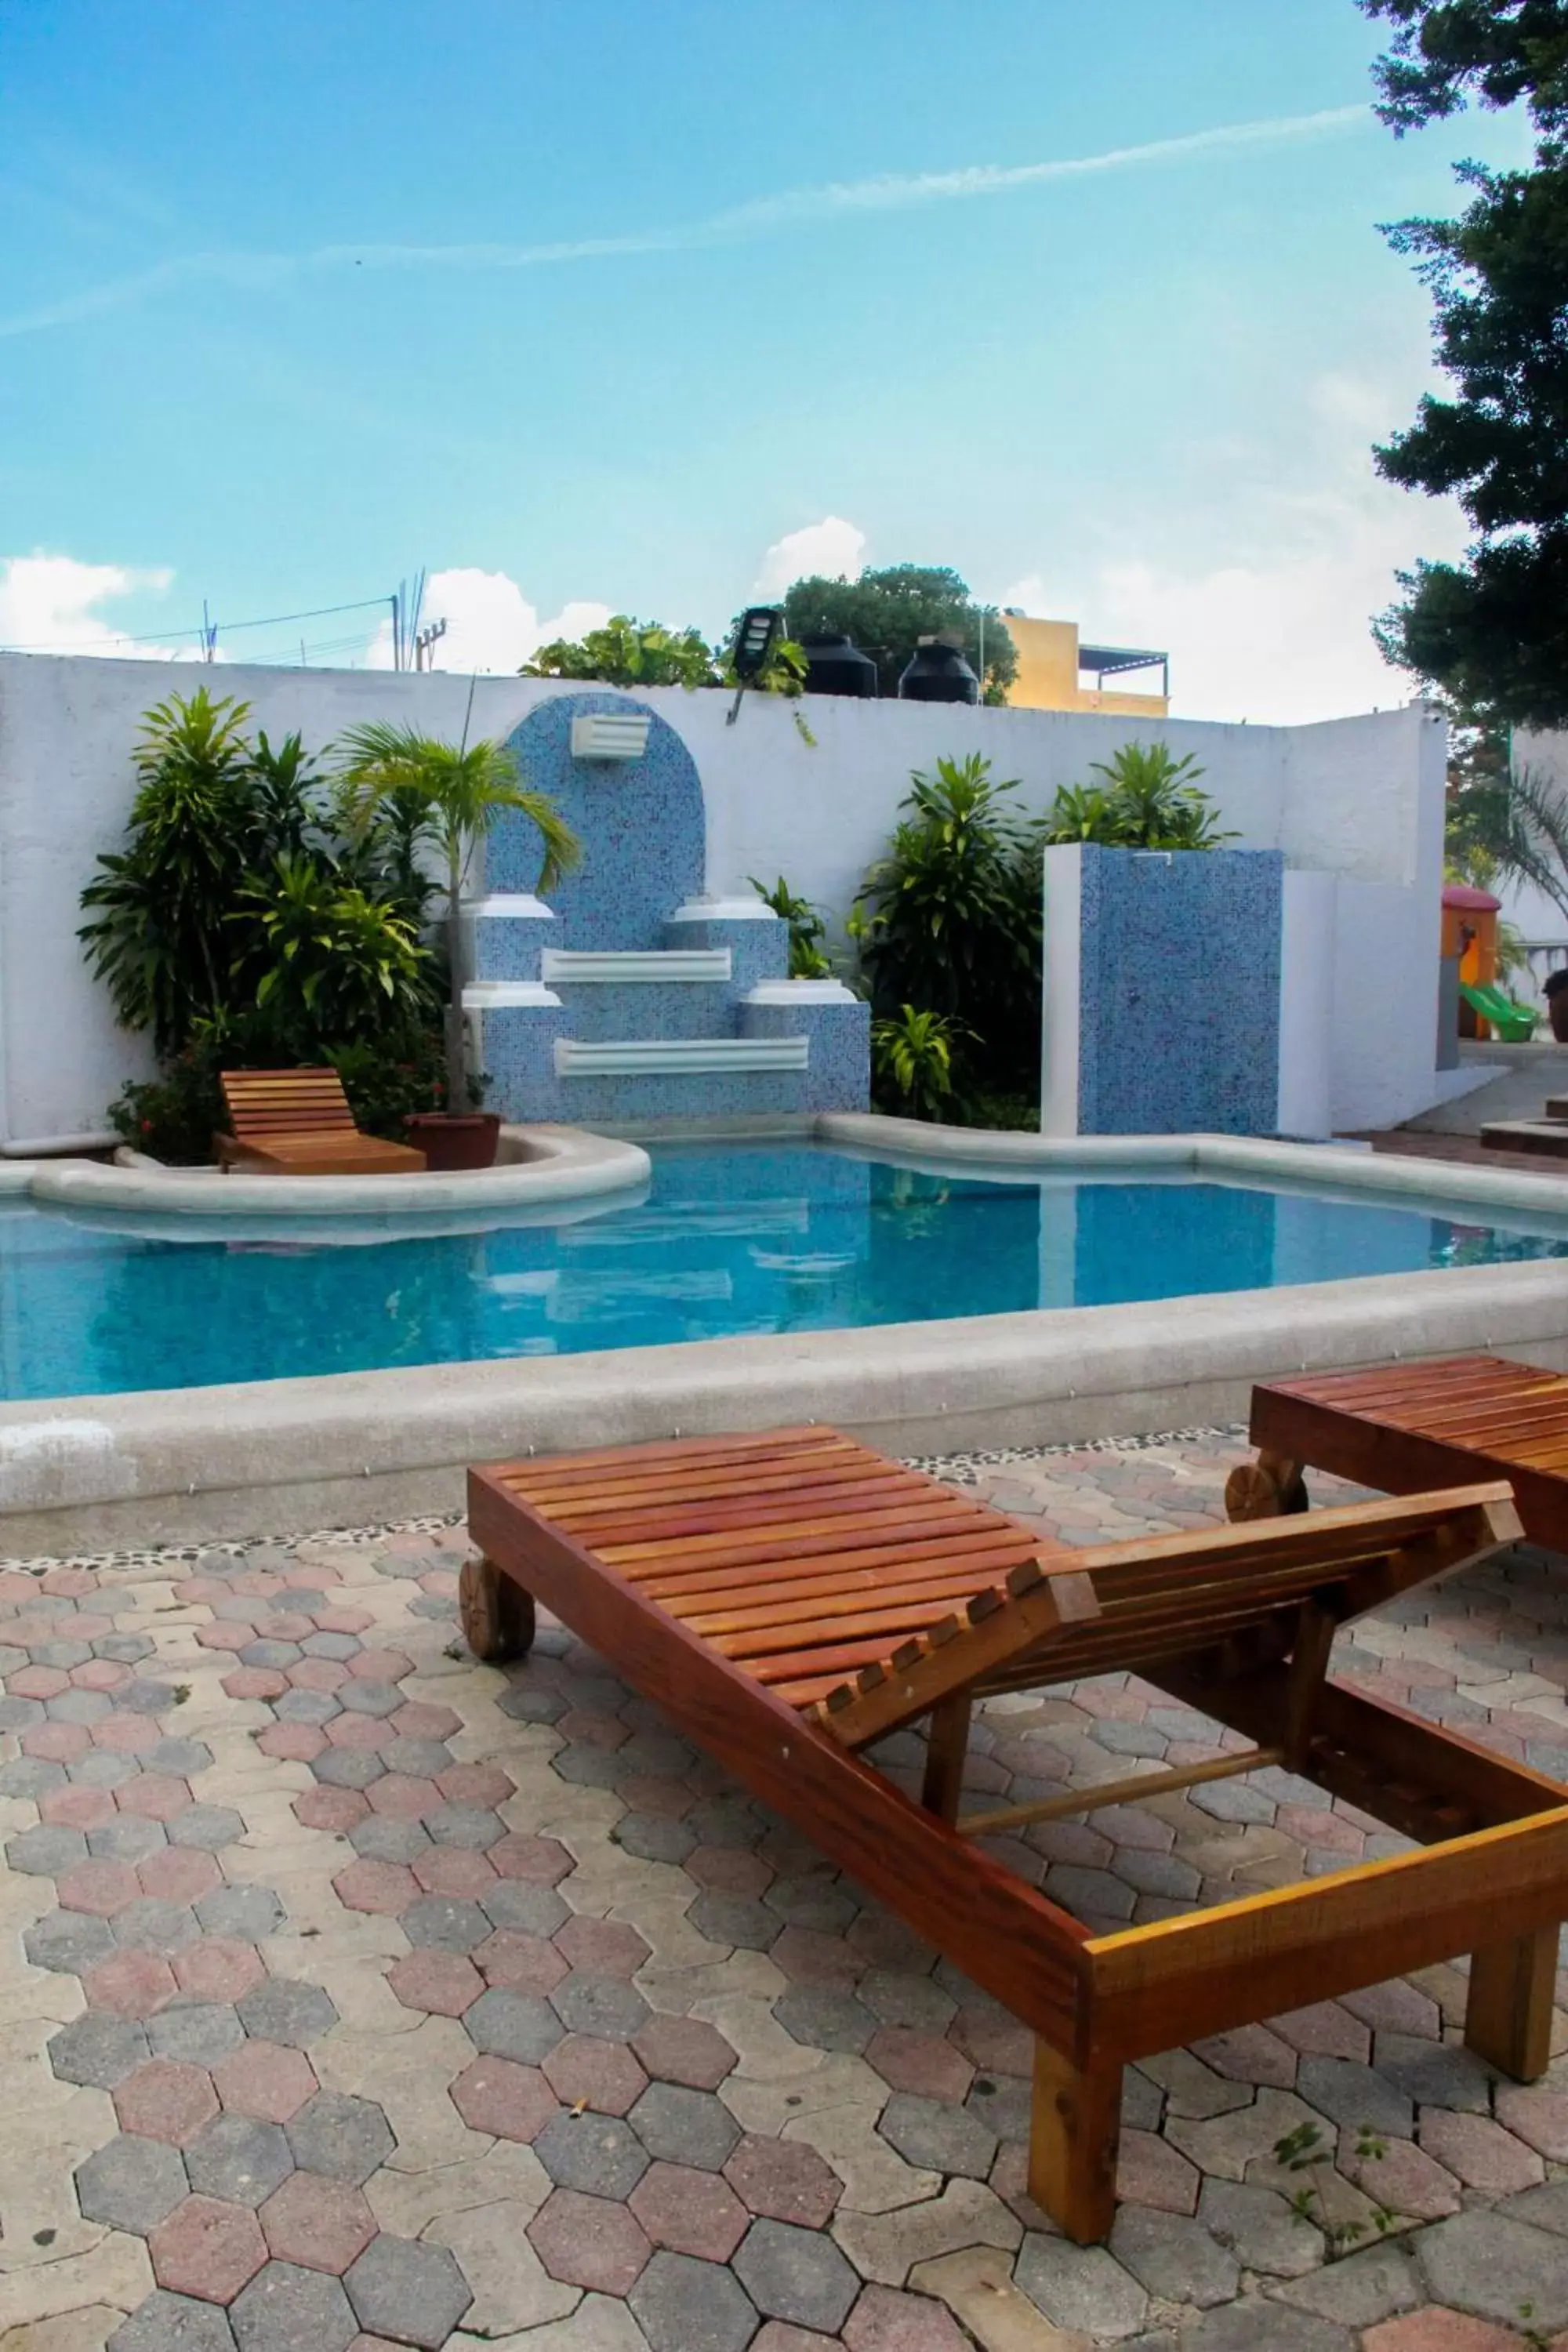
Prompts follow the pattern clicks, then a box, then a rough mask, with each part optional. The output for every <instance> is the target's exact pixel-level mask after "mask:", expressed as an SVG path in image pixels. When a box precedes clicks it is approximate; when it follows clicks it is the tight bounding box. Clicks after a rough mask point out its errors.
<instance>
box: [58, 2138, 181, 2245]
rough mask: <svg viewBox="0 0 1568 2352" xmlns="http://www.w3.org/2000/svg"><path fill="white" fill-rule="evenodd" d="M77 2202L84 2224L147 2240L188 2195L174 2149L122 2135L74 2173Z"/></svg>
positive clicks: (79, 2166)
mask: <svg viewBox="0 0 1568 2352" xmlns="http://www.w3.org/2000/svg"><path fill="white" fill-rule="evenodd" d="M75 2178H76V2195H77V2203H78V2205H79V2208H80V2210H81V2213H82V2218H83V2219H84V2220H85V2221H107V2222H108V2223H109V2225H110V2228H111V2229H115V2230H130V2231H134V2232H135V2234H136V2235H137V2236H139V2237H145V2236H146V2234H147V2232H148V2231H149V2230H154V2229H156V2228H157V2226H158V2223H159V2222H160V2221H163V2217H164V2215H165V2214H167V2213H172V2212H173V2211H174V2207H175V2206H176V2205H178V2204H180V2203H181V2202H183V2200H184V2199H185V2198H186V2197H187V2196H188V2195H189V2193H190V2182H189V2179H188V2178H187V2175H186V2172H185V2168H184V2164H183V2162H182V2161H181V2158H180V2155H179V2152H178V2150H177V2149H175V2148H173V2147H168V2146H167V2145H166V2144H165V2143H164V2142H163V2141H162V2140H155V2139H139V2138H137V2137H134V2136H133V2135H132V2134H130V2133H122V2134H121V2137H119V2138H118V2139H111V2140H110V2142H109V2144H108V2146H107V2147H100V2148H99V2149H98V2150H97V2152H96V2153H95V2154H94V2155H92V2156H89V2158H87V2160H86V2161H85V2163H82V2164H79V2165H78V2167H77V2169H76V2175H75Z"/></svg>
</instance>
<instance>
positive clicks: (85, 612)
mask: <svg viewBox="0 0 1568 2352" xmlns="http://www.w3.org/2000/svg"><path fill="white" fill-rule="evenodd" d="M173 578H174V573H173V572H163V571H159V572H132V571H130V570H128V569H127V567H126V566H125V565H124V564H121V563H79V562H77V560H76V558H75V557H74V556H70V555H44V554H36V555H12V556H8V557H5V558H4V559H0V646H15V647H16V648H17V649H18V650H19V651H22V652H28V651H32V652H37V653H56V654H118V655H120V656H121V657H122V658H125V659H130V658H132V657H135V656H140V657H141V658H142V659H153V660H159V661H172V660H174V658H175V649H174V647H173V646H152V645H144V644H142V643H140V642H139V641H138V640H137V639H136V638H135V637H133V636H131V635H127V634H125V633H124V632H123V631H117V630H115V629H114V628H113V627H112V626H111V625H110V622H109V621H107V620H106V619H105V618H104V616H103V614H101V613H100V611H99V609H98V608H99V606H100V605H101V604H110V603H112V602H113V600H114V599H115V598H116V597H118V596H129V595H132V593H135V592H136V591H137V590H142V591H146V590H148V589H152V590H153V591H155V592H157V593H163V590H164V589H166V588H167V587H168V585H169V583H170V582H171V581H172V580H173ZM183 650H185V651H187V652H189V651H192V650H194V648H190V647H186V648H184V649H183Z"/></svg>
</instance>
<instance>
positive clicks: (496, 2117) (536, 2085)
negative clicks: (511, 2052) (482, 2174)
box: [451, 2058, 561, 2142]
mask: <svg viewBox="0 0 1568 2352" xmlns="http://www.w3.org/2000/svg"><path fill="white" fill-rule="evenodd" d="M451 2097H452V2104H453V2105H454V2106H455V2107H456V2108H457V2110H458V2114H459V2115H460V2116H462V2118H463V2121H464V2122H465V2123H466V2124H467V2125H468V2127H469V2129H470V2130H472V2131H480V2132H492V2133H494V2134H495V2135H496V2136H497V2137H500V2138H501V2139H510V2140H521V2141H523V2142H528V2141H531V2140H533V2139H536V2138H537V2137H538V2136H539V2134H540V2133H541V2132H542V2130H543V2128H544V2126H545V2125H546V2124H547V2123H548V2122H549V2121H550V2119H551V2117H552V2116H556V2115H559V2113H560V2112H561V2103H560V2101H559V2100H558V2099H557V2098H556V2096H555V2094H554V2092H553V2091H552V2089H551V2087H550V2085H549V2084H548V2083H547V2082H546V2081H545V2079H544V2076H543V2075H542V2074H540V2073H539V2071H538V2069H537V2068H536V2067H533V2066H518V2065H515V2064H513V2063H512V2061H511V2060H510V2058H477V2059H476V2060H475V2061H474V2063H473V2064H472V2065H471V2066H466V2067H465V2068H464V2069H463V2072H462V2073H461V2074H459V2075H458V2078H457V2080H456V2081H455V2082H454V2083H453V2084H452V2086H451Z"/></svg>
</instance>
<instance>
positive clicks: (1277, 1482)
mask: <svg viewBox="0 0 1568 2352" xmlns="http://www.w3.org/2000/svg"><path fill="white" fill-rule="evenodd" d="M1251 1427H1252V1442H1253V1444H1255V1445H1256V1446H1257V1447H1258V1449H1259V1450H1258V1460H1257V1461H1256V1462H1252V1463H1247V1464H1245V1465H1243V1466H1242V1467H1241V1468H1240V1469H1238V1470H1234V1471H1233V1472H1232V1473H1231V1475H1230V1479H1229V1482H1228V1484H1227V1485H1226V1510H1227V1511H1228V1512H1229V1514H1230V1517H1232V1518H1233V1519H1254V1518H1267V1517H1269V1516H1270V1515H1271V1514H1272V1513H1274V1512H1276V1511H1293V1510H1296V1511H1299V1510H1305V1509H1306V1507H1307V1490H1306V1486H1305V1484H1304V1482H1303V1480H1302V1476H1301V1473H1302V1471H1303V1469H1306V1468H1309V1467H1310V1468H1313V1469H1318V1470H1327V1471H1330V1472H1331V1473H1332V1474H1333V1475H1335V1476H1336V1477H1340V1478H1349V1479H1352V1481H1353V1482H1354V1483H1355V1485H1356V1486H1376V1487H1379V1488H1381V1490H1382V1491H1383V1492H1384V1494H1389V1495H1409V1494H1415V1493H1416V1492H1418V1491H1420V1490H1423V1489H1426V1488H1428V1487H1436V1486H1468V1484H1470V1483H1471V1482H1472V1481H1473V1480H1475V1479H1477V1478H1506V1479H1507V1480H1508V1482H1509V1484H1510V1486H1511V1487H1512V1488H1513V1496H1514V1501H1515V1502H1516V1503H1517V1505H1518V1507H1519V1515H1520V1517H1521V1520H1522V1521H1523V1523H1524V1531H1525V1533H1526V1535H1528V1536H1529V1537H1530V1538H1531V1540H1532V1541H1533V1542H1535V1543H1539V1544H1544V1545H1546V1546H1547V1548H1548V1549H1550V1550H1552V1551H1563V1552H1568V1377H1564V1375H1563V1373H1562V1372H1547V1371H1542V1370H1540V1369H1539V1367H1537V1366H1536V1365H1534V1364H1516V1363H1512V1362H1510V1361H1509V1360H1508V1359H1507V1358H1505V1357H1502V1356H1454V1357H1451V1358H1449V1359H1447V1360H1445V1361H1442V1362H1434V1363H1415V1364H1384V1365H1383V1366H1381V1367H1380V1368H1379V1369H1378V1370H1375V1371H1355V1372H1320V1373H1318V1374H1316V1375H1315V1376H1313V1377H1312V1378H1311V1379H1309V1380H1299V1381H1270V1382H1269V1383H1268V1386H1267V1387H1259V1388H1255V1389H1254V1390H1253V1391H1252V1424H1251Z"/></svg>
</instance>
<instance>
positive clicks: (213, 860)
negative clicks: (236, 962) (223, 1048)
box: [78, 687, 258, 1055]
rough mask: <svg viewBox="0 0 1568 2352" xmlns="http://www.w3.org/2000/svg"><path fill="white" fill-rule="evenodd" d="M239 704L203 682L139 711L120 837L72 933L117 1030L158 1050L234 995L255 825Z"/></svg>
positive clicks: (174, 1045)
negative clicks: (237, 922)
mask: <svg viewBox="0 0 1568 2352" xmlns="http://www.w3.org/2000/svg"><path fill="white" fill-rule="evenodd" d="M248 712H249V705H248V704H247V703H244V702H237V701H235V700H234V698H232V697H231V696H226V697H224V698H222V699H221V700H217V701H215V700H214V698H213V697H212V696H211V695H210V694H209V693H208V692H207V690H206V688H205V687H199V688H197V689H196V691H195V694H193V695H192V696H191V697H190V698H189V699H188V700H184V699H182V698H181V697H180V696H178V695H173V696H171V697H170V698H169V700H168V701H166V702H161V703H159V704H158V705H157V706H156V707H155V708H154V709H152V710H149V711H148V712H147V714H146V717H145V719H143V721H142V733H141V736H140V738H139V739H138V741H137V744H136V748H135V751H134V752H133V754H132V763H133V765H134V768H135V772H136V778H137V785H136V793H135V797H134V799H133V800H132V804H131V817H130V823H129V826H128V833H129V836H130V838H129V842H128V845H127V846H126V847H125V848H124V849H123V850H115V851H111V852H110V853H109V854H108V855H107V856H102V857H100V860H99V866H98V872H97V874H96V875H95V876H94V877H93V878H92V880H91V881H90V882H89V884H88V885H87V887H86V888H85V889H84V890H83V892H82V895H81V903H82V906H83V908H84V909H85V910H86V911H87V913H88V915H89V920H88V921H87V922H86V923H84V924H83V925H82V926H81V929H80V930H79V933H78V936H79V938H80V939H81V940H82V941H83V942H84V943H85V945H86V948H87V953H88V960H89V963H90V964H91V966H92V969H93V971H95V972H96V973H97V974H98V975H99V977H100V979H101V980H103V981H105V982H107V983H108V986H109V990H110V995H111V996H112V998H113V1000H114V1009H115V1012H116V1013H117V1014H118V1016H119V1018H120V1020H121V1022H122V1023H123V1024H124V1025H125V1027H126V1028H128V1029H146V1030H151V1032H152V1034H153V1045H154V1047H155V1049H156V1050H157V1052H158V1053H159V1054H160V1055H163V1054H169V1053H174V1052H177V1051H178V1049H179V1048H180V1047H181V1046H182V1045H184V1044H185V1042H186V1041H187V1039H188V1038H189V1037H190V1035H191V1034H192V1032H193V1030H194V1028H195V1024H197V1023H198V1022H199V1021H201V1020H202V1019H204V1018H205V1019H213V1018H216V1017H218V1016H221V1015H222V1014H223V1013H226V1012H227V1011H228V1010H229V1009H230V1008H231V1007H232V1005H233V1004H234V1003H235V1001H236V994H237V991H236V984H235V979H234V974H233V971H232V970H231V961H232V954H231V942H230V939H229V935H228V933H227V931H226V921H227V918H228V916H229V915H230V913H231V912H232V911H233V908H234V906H235V903H236V898H237V892H238V889H239V886H240V883H241V881H242V880H243V877H244V875H245V871H246V863H247V855H248V853H249V851H250V848H251V846H252V844H253V841H254V836H255V833H256V829H257V824H258V794H257V791H256V781H255V772H254V767H253V761H252V755H251V751H250V747H249V745H248V744H247V741H246V738H245V734H244V722H245V719H246V718H247V715H248Z"/></svg>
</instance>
